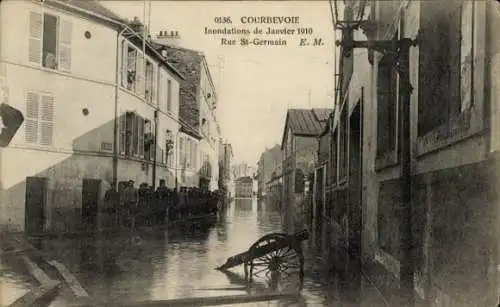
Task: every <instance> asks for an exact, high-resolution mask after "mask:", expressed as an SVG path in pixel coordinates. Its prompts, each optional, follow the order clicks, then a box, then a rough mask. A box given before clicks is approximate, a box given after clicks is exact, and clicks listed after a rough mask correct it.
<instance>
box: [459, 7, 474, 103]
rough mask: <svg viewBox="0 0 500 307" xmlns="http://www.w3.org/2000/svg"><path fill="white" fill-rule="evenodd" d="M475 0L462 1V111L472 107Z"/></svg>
mask: <svg viewBox="0 0 500 307" xmlns="http://www.w3.org/2000/svg"><path fill="white" fill-rule="evenodd" d="M473 4H474V2H471V1H464V2H462V12H461V13H462V20H461V35H460V37H461V44H460V47H461V48H460V68H461V69H460V98H461V101H462V104H461V108H460V111H461V112H463V111H465V110H467V109H468V108H470V106H471V102H472V87H471V86H472V38H473V34H472V32H473V28H474V24H473V17H472V16H473V14H474V7H473Z"/></svg>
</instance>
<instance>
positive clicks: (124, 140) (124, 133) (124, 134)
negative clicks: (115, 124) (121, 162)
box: [119, 113, 127, 155]
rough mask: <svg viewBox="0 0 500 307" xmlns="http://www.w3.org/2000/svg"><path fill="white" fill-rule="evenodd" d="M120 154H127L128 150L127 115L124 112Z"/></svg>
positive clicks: (121, 118)
mask: <svg viewBox="0 0 500 307" xmlns="http://www.w3.org/2000/svg"><path fill="white" fill-rule="evenodd" d="M119 124H120V130H119V131H120V140H119V143H120V155H125V152H126V150H127V116H126V113H123V114H122V115H121V116H120V123H119Z"/></svg>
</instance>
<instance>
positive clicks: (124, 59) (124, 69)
mask: <svg viewBox="0 0 500 307" xmlns="http://www.w3.org/2000/svg"><path fill="white" fill-rule="evenodd" d="M121 63H122V66H121V69H122V70H121V71H122V86H123V87H127V71H128V44H127V41H126V40H123V41H122V58H121Z"/></svg>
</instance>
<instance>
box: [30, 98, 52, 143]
mask: <svg viewBox="0 0 500 307" xmlns="http://www.w3.org/2000/svg"><path fill="white" fill-rule="evenodd" d="M53 137H54V97H53V96H52V95H49V94H41V93H35V92H28V93H27V94H26V119H25V134H24V140H25V142H26V143H29V144H38V145H44V146H49V145H53Z"/></svg>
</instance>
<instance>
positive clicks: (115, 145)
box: [113, 28, 127, 191]
mask: <svg viewBox="0 0 500 307" xmlns="http://www.w3.org/2000/svg"><path fill="white" fill-rule="evenodd" d="M126 30H127V28H123V29H122V30H121V31H120V32H118V35H117V36H116V75H115V116H114V129H113V186H114V188H115V190H116V191H118V129H119V127H118V116H119V114H118V91H119V87H120V76H121V69H120V59H121V56H120V50H121V48H120V37H121V36H122V34H123V33H124V32H125V31H126Z"/></svg>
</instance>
